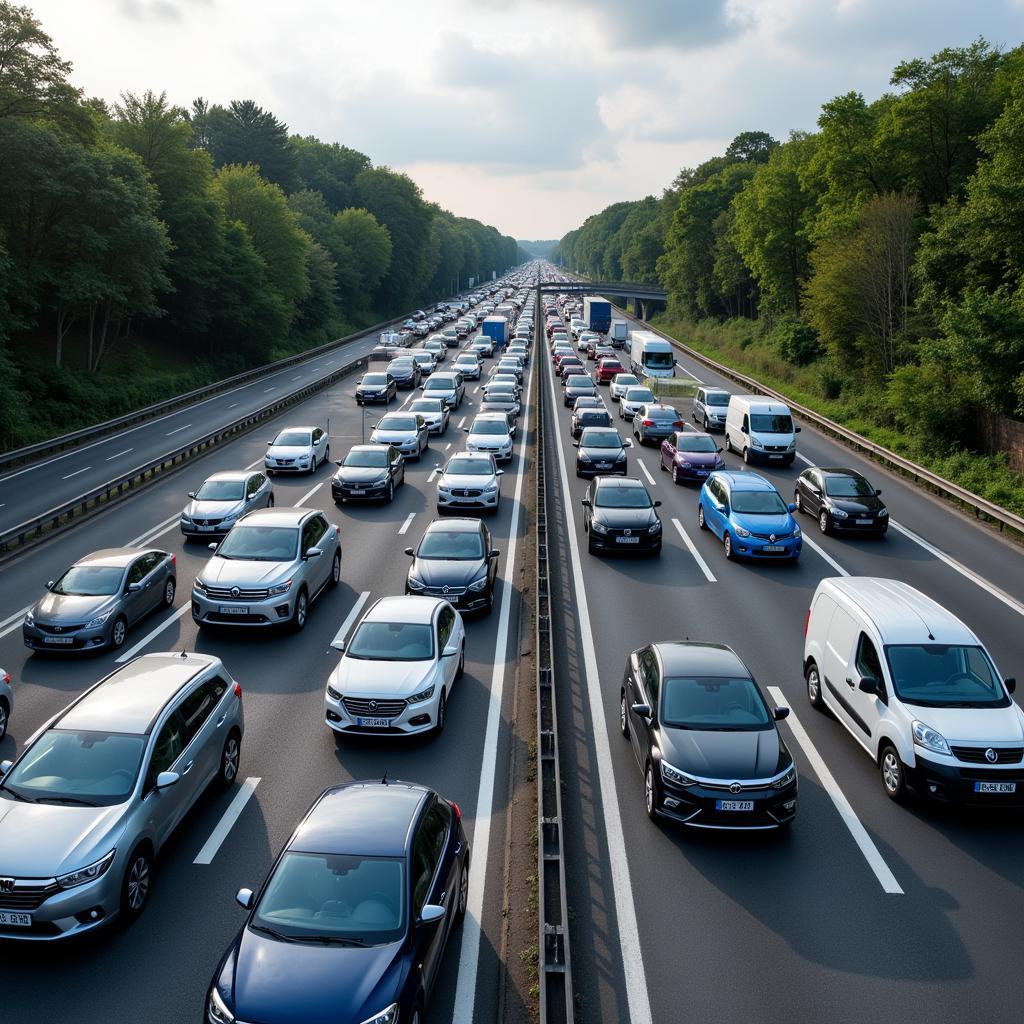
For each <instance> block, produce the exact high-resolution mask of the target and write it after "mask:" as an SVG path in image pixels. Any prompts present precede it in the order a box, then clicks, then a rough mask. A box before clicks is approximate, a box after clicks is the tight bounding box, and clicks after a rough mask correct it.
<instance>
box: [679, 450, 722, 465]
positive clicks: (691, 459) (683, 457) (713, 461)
mask: <svg viewBox="0 0 1024 1024" xmlns="http://www.w3.org/2000/svg"><path fill="white" fill-rule="evenodd" d="M675 457H676V461H677V462H687V463H689V464H690V465H691V466H717V465H718V464H719V461H720V459H719V455H718V452H680V451H677V452H676V455H675Z"/></svg>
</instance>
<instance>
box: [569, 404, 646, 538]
mask: <svg viewBox="0 0 1024 1024" xmlns="http://www.w3.org/2000/svg"><path fill="white" fill-rule="evenodd" d="M605 415H607V413H606V414H605ZM581 504H582V505H583V530H584V532H585V533H586V534H587V537H588V541H587V548H588V550H589V551H590V553H591V554H592V555H593V554H595V553H597V552H598V551H615V552H632V551H642V552H644V554H652V555H660V554H661V517H660V516H659V515H658V513H657V512H656V511H655V509H658V508H660V507H661V502H660V501H652V500H651V496H650V494H649V493H648V491H647V488H646V487H644V485H643V484H642V483H641V482H640V481H639V480H629V479H623V480H620V479H616V478H613V477H597V478H595V480H594V482H593V483H592V484H591V485H590V486H589V487H588V488H587V493H586V494H585V495H584V496H583V499H582V501H581Z"/></svg>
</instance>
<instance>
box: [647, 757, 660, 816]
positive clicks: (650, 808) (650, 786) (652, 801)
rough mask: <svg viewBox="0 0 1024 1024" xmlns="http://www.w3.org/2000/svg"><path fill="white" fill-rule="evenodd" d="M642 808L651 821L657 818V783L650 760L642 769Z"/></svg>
mask: <svg viewBox="0 0 1024 1024" xmlns="http://www.w3.org/2000/svg"><path fill="white" fill-rule="evenodd" d="M644 810H645V811H646V812H647V817H648V818H650V819H651V821H657V820H658V783H657V782H656V780H655V778H654V766H653V765H652V764H651V763H650V762H648V764H647V768H646V770H645V771H644Z"/></svg>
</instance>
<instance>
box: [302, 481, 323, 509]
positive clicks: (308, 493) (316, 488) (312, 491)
mask: <svg viewBox="0 0 1024 1024" xmlns="http://www.w3.org/2000/svg"><path fill="white" fill-rule="evenodd" d="M325 483H327V481H326V480H321V481H320V483H318V484H317V485H316V486H314V487H310V489H309V490H308V491H306V493H305V494H304V495H303V496H302V497H301V498H299V500H298V501H297V502H295V505H294V507H295V508H299V507H300V506H301V505H304V504H305V503H306V501H307V500H308V499H309V498H312V497H313V495H314V494H316V492H317V491H319V490H320V488H321V487H323V485H324V484H325Z"/></svg>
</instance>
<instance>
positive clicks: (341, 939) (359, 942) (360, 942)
mask: <svg viewBox="0 0 1024 1024" xmlns="http://www.w3.org/2000/svg"><path fill="white" fill-rule="evenodd" d="M299 941H301V942H319V943H322V944H323V945H325V946H357V947H359V948H361V949H365V948H366V947H367V946H369V943H368V942H366V940H365V939H357V938H353V937H352V936H348V935H303V936H302V937H301V938H300V940H299Z"/></svg>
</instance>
